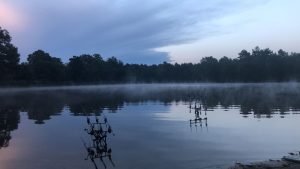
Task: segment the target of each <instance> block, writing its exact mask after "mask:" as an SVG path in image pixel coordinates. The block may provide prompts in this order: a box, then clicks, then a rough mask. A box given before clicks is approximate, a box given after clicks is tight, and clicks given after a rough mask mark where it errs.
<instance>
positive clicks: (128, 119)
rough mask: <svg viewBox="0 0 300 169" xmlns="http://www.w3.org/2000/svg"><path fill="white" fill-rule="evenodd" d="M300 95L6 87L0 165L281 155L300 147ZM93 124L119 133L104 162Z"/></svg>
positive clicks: (227, 160)
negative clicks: (96, 150) (96, 151)
mask: <svg viewBox="0 0 300 169" xmlns="http://www.w3.org/2000/svg"><path fill="white" fill-rule="evenodd" d="M299 91H300V85H299V84H297V83H292V84H290V83H283V84H143V85H142V84H141V85H103V86H84V87H76V86H75V87H62V88H60V87H54V88H29V89H28V88H27V89H1V90H0V132H1V133H0V168H1V169H19V168H22V169H32V168H43V169H83V168H86V169H93V168H105V167H107V168H116V169H118V168H120V169H141V168H143V169H153V168H156V169H165V168H173V169H182V168H185V169H199V168H226V167H228V166H230V165H232V164H233V163H234V162H237V161H239V162H245V161H256V160H265V159H269V158H280V157H282V156H283V155H286V153H287V152H290V151H297V150H300V142H299V139H300V132H299V127H300V123H299V121H300V115H299V112H300V111H299V110H300V92H299ZM195 107H196V109H195ZM200 107H201V110H200ZM87 117H89V119H90V121H91V122H96V117H97V118H98V119H99V121H100V122H101V123H104V119H105V118H106V119H107V121H108V123H106V124H104V126H103V130H107V128H106V127H107V126H111V128H112V132H111V133H107V138H106V140H105V141H104V140H101V144H103V145H105V146H107V149H106V150H108V149H111V153H107V152H102V154H100V155H103V157H102V158H94V159H93V158H91V156H88V151H87V148H88V147H92V145H93V139H94V137H91V135H89V134H88V133H87V132H86V131H85V130H84V129H88V130H89V129H90V127H89V125H88V123H87ZM200 118H201V119H202V120H201V121H200V120H199V119H200ZM206 118H207V120H205V119H206ZM94 141H95V140H94ZM102 150H103V149H102ZM107 154H111V159H110V158H109V156H107ZM95 157H96V156H95ZM97 157H99V156H97ZM101 159H102V161H101ZM93 161H94V162H93Z"/></svg>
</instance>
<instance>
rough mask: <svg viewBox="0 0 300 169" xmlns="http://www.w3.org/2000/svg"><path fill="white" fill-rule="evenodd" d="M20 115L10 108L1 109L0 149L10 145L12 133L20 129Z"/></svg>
mask: <svg viewBox="0 0 300 169" xmlns="http://www.w3.org/2000/svg"><path fill="white" fill-rule="evenodd" d="M19 122H20V114H19V112H18V111H17V110H14V109H11V108H9V107H6V108H0V149H1V148H2V147H7V146H8V145H9V140H10V139H11V135H10V132H11V131H13V130H15V129H17V128H18V123H19Z"/></svg>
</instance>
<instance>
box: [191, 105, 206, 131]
mask: <svg viewBox="0 0 300 169" xmlns="http://www.w3.org/2000/svg"><path fill="white" fill-rule="evenodd" d="M193 104H194V106H192V105H193ZM189 109H190V113H191V112H192V110H194V115H195V116H194V118H193V119H190V127H191V130H192V125H195V128H196V130H197V127H198V125H199V126H200V127H201V131H202V126H203V125H205V128H206V130H207V131H208V125H207V124H208V123H207V107H206V106H205V105H201V103H200V102H199V101H195V102H194V103H193V102H192V101H190V102H189ZM202 110H204V114H203V113H202ZM203 123H204V124H203Z"/></svg>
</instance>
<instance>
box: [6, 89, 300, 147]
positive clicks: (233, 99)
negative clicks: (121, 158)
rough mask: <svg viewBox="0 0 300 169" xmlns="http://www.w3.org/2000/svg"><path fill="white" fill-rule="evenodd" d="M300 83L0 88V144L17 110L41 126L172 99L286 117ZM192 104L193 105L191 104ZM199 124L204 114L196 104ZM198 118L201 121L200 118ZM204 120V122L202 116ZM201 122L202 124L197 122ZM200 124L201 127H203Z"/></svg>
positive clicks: (297, 102) (299, 96)
mask: <svg viewBox="0 0 300 169" xmlns="http://www.w3.org/2000/svg"><path fill="white" fill-rule="evenodd" d="M298 91H300V85H294V86H292V87H291V86H289V85H288V84H287V85H285V84H277V85H276V84H272V85H271V86H270V85H251V84H249V85H231V86H230V85H228V86H226V85H211V86H210V85H137V86H136V87H132V86H126V85H125V86H104V87H103V86H102V87H101V86H99V87H95V88H89V87H87V88H84V87H82V88H62V89H59V88H58V89H55V90H31V91H27V90H24V91H19V92H9V91H7V92H6V91H5V90H4V91H3V90H2V91H0V101H1V102H0V111H1V112H0V113H1V114H0V118H1V119H0V129H1V140H0V141H1V142H0V143H1V144H0V146H1V147H3V146H7V145H8V141H9V140H10V137H11V136H10V131H12V130H14V129H16V128H17V126H18V123H19V118H20V117H19V116H20V115H19V112H25V113H27V116H28V119H31V120H34V123H36V124H44V123H45V122H46V121H47V120H49V119H51V117H52V116H56V115H60V114H61V112H62V111H63V109H64V108H67V109H68V110H70V113H71V115H74V116H91V115H97V116H99V115H100V114H101V113H102V111H103V110H105V109H107V110H109V111H110V112H112V113H114V112H117V111H118V110H120V109H122V108H123V107H124V105H126V104H128V103H130V104H135V105H137V104H140V103H144V102H148V101H158V102H161V103H164V104H165V105H168V104H170V103H172V102H179V101H183V102H190V101H192V102H194V103H195V101H197V102H198V103H202V111H203V110H204V113H206V111H208V109H210V110H214V109H215V108H217V107H221V108H223V109H230V108H232V107H235V108H238V109H239V110H240V114H241V115H242V116H243V117H245V118H246V117H249V116H250V115H252V116H253V117H254V118H272V117H274V116H276V115H278V116H279V117H280V118H284V117H286V116H288V115H290V114H297V113H298V112H297V111H298V110H300V93H299V92H298ZM194 103H193V104H194ZM192 107H193V110H194V111H195V112H194V113H195V118H194V119H192V121H191V123H193V124H195V125H196V124H197V123H199V122H200V121H201V122H204V121H203V119H205V118H207V117H200V115H201V113H203V112H201V111H200V109H199V108H201V107H199V108H198V107H195V105H191V107H190V108H192ZM200 119H202V120H200ZM205 121H206V120H205ZM201 124H202V125H204V124H203V123H201ZM201 124H200V123H199V125H200V126H201Z"/></svg>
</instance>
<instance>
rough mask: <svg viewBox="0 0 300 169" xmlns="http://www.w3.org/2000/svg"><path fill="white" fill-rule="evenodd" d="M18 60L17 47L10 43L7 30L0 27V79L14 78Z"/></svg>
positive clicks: (8, 79) (9, 79)
mask: <svg viewBox="0 0 300 169" xmlns="http://www.w3.org/2000/svg"><path fill="white" fill-rule="evenodd" d="M19 60H20V55H19V53H18V49H17V48H16V47H15V46H14V45H13V44H12V43H11V37H10V35H9V33H8V31H7V30H5V29H2V28H1V27H0V81H12V80H14V78H15V74H16V70H17V66H18V63H19Z"/></svg>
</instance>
